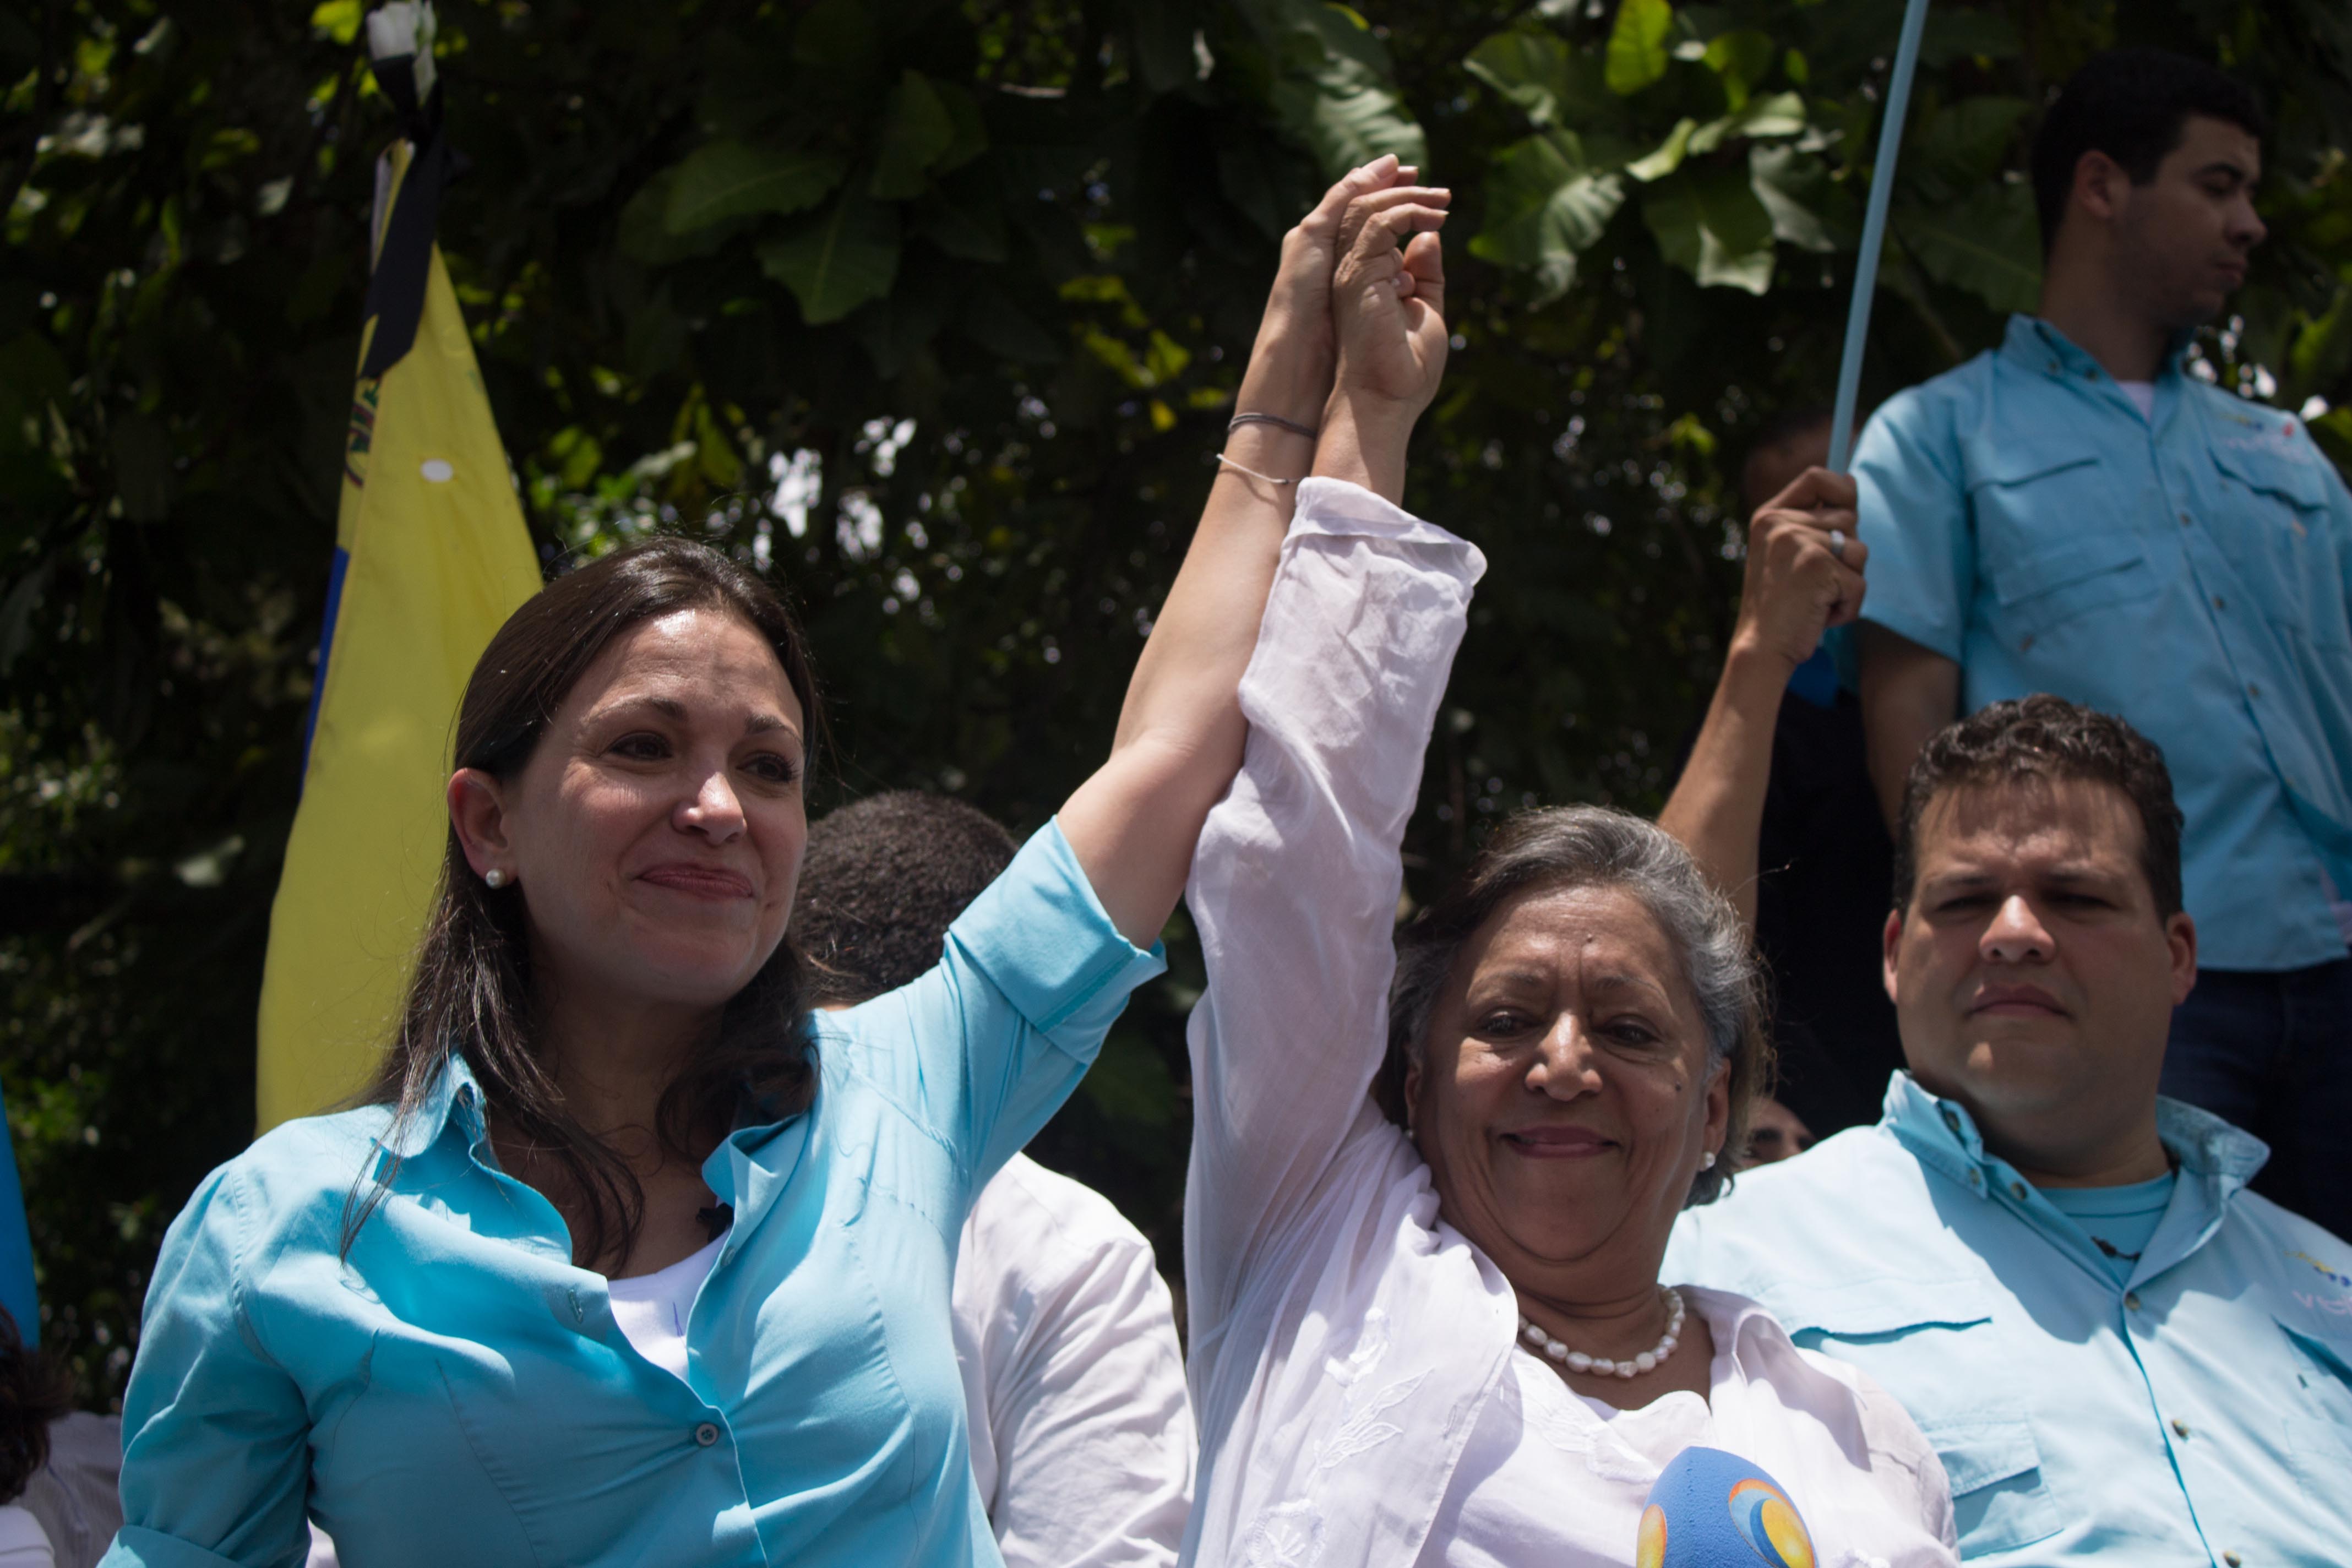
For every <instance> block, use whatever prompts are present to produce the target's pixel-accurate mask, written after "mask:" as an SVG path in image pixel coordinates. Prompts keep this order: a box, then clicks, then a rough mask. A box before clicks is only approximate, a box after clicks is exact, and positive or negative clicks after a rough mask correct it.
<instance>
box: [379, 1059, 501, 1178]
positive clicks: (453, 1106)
mask: <svg viewBox="0 0 2352 1568" xmlns="http://www.w3.org/2000/svg"><path fill="white" fill-rule="evenodd" d="M453 1123H454V1124H455V1125H456V1126H457V1130H458V1131H459V1132H461V1133H462V1134H464V1136H465V1139H466V1143H467V1147H468V1148H471V1147H473V1146H474V1145H476V1144H478V1143H480V1142H482V1140H483V1139H484V1138H485V1137H487V1136H488V1133H489V1123H488V1121H487V1120H486V1119H485V1118H484V1116H483V1114H482V1086H481V1085H480V1083H479V1082H478V1081H477V1080H476V1079H475V1078H474V1069H473V1068H472V1067H470V1066H469V1065H467V1061H466V1058H464V1057H463V1056H461V1055H460V1054H458V1053H457V1052H456V1051H451V1052H450V1053H448V1055H446V1057H444V1058H442V1061H441V1067H440V1070H439V1071H437V1072H436V1073H435V1074H434V1076H433V1087H432V1088H430V1089H426V1090H425V1099H424V1101H423V1103H421V1104H420V1105H418V1106H417V1108H416V1113H415V1115H414V1116H407V1117H404V1116H402V1115H401V1114H400V1111H399V1109H398V1108H397V1107H394V1109H393V1121H392V1125H391V1126H390V1127H388V1128H386V1129H385V1130H384V1131H383V1135H382V1136H380V1137H379V1138H378V1139H377V1140H376V1142H378V1143H379V1144H381V1145H382V1146H383V1150H384V1152H386V1153H389V1154H391V1155H392V1156H393V1157H394V1158H395V1159H401V1160H413V1159H415V1158H416V1156H418V1155H419V1154H422V1153H424V1152H425V1151H426V1150H427V1149H430V1148H432V1147H433V1145H435V1144H436V1143H438V1142H440V1141H441V1137H442V1134H444V1133H445V1132H446V1131H449V1128H450V1127H451V1125H452V1124H453Z"/></svg>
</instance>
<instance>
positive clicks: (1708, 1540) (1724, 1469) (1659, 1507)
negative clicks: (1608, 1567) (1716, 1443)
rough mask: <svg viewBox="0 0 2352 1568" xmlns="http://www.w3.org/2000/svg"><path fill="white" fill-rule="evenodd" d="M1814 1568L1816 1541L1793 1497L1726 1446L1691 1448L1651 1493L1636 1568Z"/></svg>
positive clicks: (1636, 1541) (1635, 1554) (1637, 1537)
mask: <svg viewBox="0 0 2352 1568" xmlns="http://www.w3.org/2000/svg"><path fill="white" fill-rule="evenodd" d="M1759 1563H1761V1564H1764V1565H1765V1568H1814V1561H1813V1540H1812V1536H1811V1534H1810V1533H1808V1532H1807V1531H1806V1529H1805V1521H1804V1520H1803V1518H1802V1517H1801V1516H1800V1515H1799V1514H1798V1512H1797V1505H1796V1504H1795V1503H1793V1502H1791V1501H1790V1500H1789V1494H1788V1492H1787V1491H1786V1490H1785V1489H1783V1488H1782V1487H1781V1485H1780V1482H1778V1481H1776V1480H1774V1479H1772V1478H1771V1477H1770V1476H1769V1475H1768V1474H1766V1473H1765V1471H1764V1470H1763V1469H1762V1468H1760V1467H1759V1466H1757V1465H1754V1464H1752V1463H1750V1462H1749V1461H1748V1460H1746V1459H1743V1458H1739V1457H1738V1455H1736V1454H1727V1453H1725V1452H1724V1451H1723V1450H1722V1449H1720V1448H1699V1447H1691V1448H1685V1449H1684V1450H1683V1451H1682V1452H1681V1453H1679V1454H1677V1455H1675V1458H1674V1461H1673V1462H1672V1463H1671V1464H1669V1465H1667V1466H1666V1468H1665V1469H1664V1472H1662V1473H1661V1474H1660V1475H1659V1477H1658V1479H1657V1481H1656V1484H1654V1486H1652V1487H1651V1488H1650V1499H1649V1506H1648V1507H1646V1508H1644V1509H1643V1510H1642V1523H1641V1528H1640V1530H1639V1531H1638V1533H1637V1534H1636V1535H1635V1538H1634V1546H1633V1564H1634V1568H1756V1564H1759Z"/></svg>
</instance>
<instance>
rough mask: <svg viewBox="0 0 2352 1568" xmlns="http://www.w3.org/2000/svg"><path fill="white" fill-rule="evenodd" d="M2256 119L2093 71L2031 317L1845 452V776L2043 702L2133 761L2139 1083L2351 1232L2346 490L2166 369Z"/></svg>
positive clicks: (2052, 208)
mask: <svg viewBox="0 0 2352 1568" xmlns="http://www.w3.org/2000/svg"><path fill="white" fill-rule="evenodd" d="M2262 130H2263V121H2262V118H2261V115H2260V112H2259V110H2258V109H2257V108H2256V106H2255V104H2254V101H2253V100H2252V96H2251V95H2250V94H2249V93H2248V92H2247V91H2246V90H2245V89H2244V88H2242V86H2240V85H2239V84H2237V83H2235V82H2233V81H2231V79H2229V78H2228V77H2226V76H2223V75H2222V74H2221V72H2219V71H2217V70H2215V69H2213V68H2210V67H2209V66H2206V65H2203V64H2201V63H2200V62H2197V61H2193V60H2189V59H2186V58H2181V57H2179V56H2175V55H2168V54H2164V53H2161V52H2159V51H2156V50H2151V49H2129V50H2117V51H2114V52H2111V53H2109V54H2106V55H2102V56H2099V57H2097V58H2094V59H2093V60H2092V61H2091V62H2090V63H2089V64H2087V65H2085V66H2084V68H2083V69H2082V70H2081V71H2080V72H2079V73H2077V75H2076V76H2075V78H2074V79H2073V80H2072V81H2070V82H2069V83H2068V84H2067V87H2066V89H2065V90H2064V91H2063V93H2062V94H2061V95H2060V97H2059V99H2058V100H2057V101H2056V102H2055V103H2054V104H2053V106H2052V108H2051V110H2050V111H2049V114H2048V117H2047V119H2046V120H2045V121H2044V123H2043V125H2042V129H2041V132H2040V133H2039V135H2038V137H2037V139H2036V142H2035V147H2034V159H2033V164H2034V184H2035V194H2036V198H2037V204H2038V205H2039V207H2040V210H2041V214H2042V235H2043V244H2044V247H2045V249H2046V252H2047V260H2046V263H2045V266H2044V270H2043V281H2042V301H2041V310H2040V313H2039V314H2038V315H2036V316H2017V317H2012V318H2011V321H2010V323H2009V329H2008V333H2007V336H2006V338H2005V339H2004V341H2003V342H2002V343H2001V344H2000V347H1999V348H1997V349H1994V350H1991V351H1990V352H1988V353H1984V354H1982V355H1979V357H1978V358H1976V359H1974V360H1972V361H1970V362H1969V363H1967V364H1965V365H1962V366H1960V367H1959V368H1958V369H1957V370H1954V371H1951V372H1949V373H1948V374H1945V375H1942V376H1938V377H1937V378H1936V379H1935V380H1933V381H1930V382H1928V383H1927V384H1924V385H1921V386H1917V387H1914V388H1912V389H1910V390H1909V391H1907V392H1905V393H1903V394H1901V395H1898V396H1896V397H1895V398H1893V399H1891V400H1890V401H1889V402H1888V403H1887V404H1886V405H1885V406H1884V407H1882V408H1881V409H1880V410H1879V412H1878V413H1877V414H1876V415H1875V416H1874V417H1873V418H1872V420H1871V422H1870V425H1869V427H1868V429H1867V430H1866V431H1865V432H1864V436H1863V438H1862V441H1861V445H1860V447H1859V448H1858V449H1857V452H1856V455H1855V461H1854V468H1853V476H1854V479H1855V483H1856V486H1857V490H1858V500H1857V511H1858V515H1859V526H1858V536H1859V538H1860V539H1861V540H1862V541H1864V542H1865V543H1867V544H1868V546H1869V550H1870V591H1869V598H1868V602H1867V604H1866V605H1864V609H1863V619H1864V625H1863V626H1862V627H1861V632H1862V638H1861V652H1862V662H1861V693H1862V703H1863V716H1864V727H1865V730H1866V731H1867V735H1868V743H1869V747H1870V752H1871V771H1872V773H1873V775H1874V780H1875V782H1876V784H1877V786H1878V790H1879V795H1880V798H1881V801H1882V803H1883V804H1884V805H1885V807H1886V809H1887V810H1888V812H1889V813H1890V814H1891V813H1892V812H1893V810H1894V809H1895V803H1896V800H1897V799H1898V797H1899V795H1900V791H1901V788H1902V784H1903V780H1904V777H1905V775H1906V772H1907V770H1908V768H1909V766H1910V763H1911V760H1912V758H1913V757H1914V756H1916V754H1917V752H1918V750H1919V747H1920V744H1921V743H1922V742H1924V741H1925V740H1926V739H1927V737H1928V736H1929V735H1931V734H1933V733H1935V732H1936V731H1938V730H1940V729H1941V728H1943V726H1944V725H1946V724H1948V723H1949V722H1950V721H1952V720H1953V719H1954V718H1955V717H1957V716H1958V715H1959V714H1961V713H1965V712H1970V711H1973V710H1977V709H1979V708H1982V707H1983V706H1985V705H1986V704H1987V703H1990V702H1994V701H1998V700H2001V699H2003V698H2011V697H2019V696H2023V695H2024V694H2026V693H2028V692H2034V691H2048V692H2054V693H2057V694H2058V695H2060V696H2063V697H2067V698H2070V699H2073V700H2076V701H2079V702H2083V703H2086V704H2088V705H2089V706H2091V707H2093V708H2095V709H2098V710H2102V711H2105V712H2112V713H2117V714H2120V715H2122V716H2123V717H2124V718H2126V719H2127V720H2129V721H2131V723H2132V724H2133V726H2134V727H2135V728H2137V730H2138V731H2140V732H2142V733H2143V734H2145V735H2147V737H2148V739H2149V740H2151V741H2153V742H2156V743H2157V745H2158V746H2159V747H2160V748H2162V750H2163V752H2164V757H2165V761H2166V763H2168V765H2169V767H2170V769H2171V773H2172V778H2173V782H2174V785H2175V787H2176V789H2177V790H2178V791H2179V802H2180V806H2181V809H2182V810H2183V811H2184V812H2185V813H2186V814H2187V817H2188V827H2187V834H2186V837H2185V839H2184V842H2183V848H2184V856H2185V876H2186V882H2187V907H2188V909H2189V912H2190V913H2191V914H2193V915H2194V916H2195V917H2196V920H2197V923H2198V927H2199V930H2200V935H2201V943H2202V959H2203V967H2202V969H2201V970H2200V975H2199V978H2198V981H2197V985H2196V989H2195V991H2194V993H2193V994H2191V995H2190V996H2189V998H2188V1000H2187V1001H2186V1003H2185V1005H2183V1006H2182V1007H2181V1008H2180V1010H2179V1014H2178V1016H2176V1018H2175V1020H2174V1022H2173V1025H2172V1043H2171V1052H2170V1057H2169V1059H2168V1061H2167V1062H2166V1064H2165V1077H2164V1088H2165V1091H2166V1093H2168V1094H2170V1095H2173V1096H2176V1097H2178V1098H2179V1099H2182V1100H2188V1101H2189V1102H2191V1103H2194V1104H2197V1105H2199V1106H2201V1107H2203V1108H2204V1109H2206V1110H2210V1111H2213V1112H2215V1113H2216V1114H2218V1115H2221V1116H2222V1117H2225V1118H2227V1119H2228V1120H2229V1121H2232V1122H2235V1123H2237V1124H2238V1125H2240V1126H2242V1127H2244V1128H2246V1129H2247V1130H2248V1131H2252V1132H2254V1133H2256V1134H2257V1135H2258V1136H2260V1137H2262V1138H2263V1139H2264V1140H2265V1141H2267V1142H2270V1143H2271V1145H2272V1146H2273V1150H2274V1153H2273V1158H2272V1161H2271V1163H2270V1166H2269V1167H2268V1168H2267V1169H2266V1171H2265V1173H2264V1175H2263V1184H2262V1189H2261V1190H2263V1192H2264V1193H2265V1194H2268V1195H2270V1196H2273V1197H2275V1198H2277V1199H2278V1200H2279V1201H2280V1202H2282V1203H2284V1204H2285V1205H2287V1206H2288V1207H2290V1208H2293V1209H2295V1210H2297V1211H2298V1212H2300V1213H2302V1214H2305V1215H2309V1216H2311V1217H2312V1218H2315V1219H2316V1220H2318V1221H2320V1222H2321V1223H2322V1224H2324V1225H2326V1226H2328V1227H2329V1228H2331V1229H2333V1230H2336V1231H2337V1232H2338V1233H2342V1232H2345V1231H2347V1230H2352V1139H2347V1137H2345V1136H2344V1129H2345V1128H2346V1127H2347V1125H2352V960H2347V956H2346V927H2345V922H2344V921H2343V920H2342V919H2340V917H2343V916H2346V915H2347V914H2352V907H2346V906H2343V905H2342V900H2344V899H2345V898H2346V897H2347V896H2352V792H2347V772H2352V768H2347V763H2352V495H2347V492H2346V489H2345V486H2344V483H2343V481H2342V479H2340V478H2338V476H2337V475H2336V471H2335V469H2334V468H2333V467H2332V466H2331V465H2330V464H2329V462H2328V461H2327V459H2326V458H2325V457H2324V456H2323V455H2322V454H2321V452H2320V451H2319V449H2318V447H2316V446H2315V444H2314V443H2313V441H2312V438H2311V436H2310V434H2309V433H2308V432H2307V431H2306V430H2305V428H2304V426H2303V421H2302V420H2301V418H2300V417H2298V416H2296V415H2294V414H2290V413H2286V412H2283V411H2281V410H2279V409H2275V408H2272V407H2269V406H2266V405H2263V404H2260V403H2256V402H2252V401H2250V400H2247V399H2244V398H2241V397H2239V396H2237V395H2234V394H2233V393H2231V392H2230V391H2228V390H2226V389H2224V388H2221V387H2219V386H2215V385H2212V384H2209V383H2208V382H2207V381H2204V380H2200V379H2199V378H2198V377H2197V376H2196V375H2194V374H2186V371H2187V368H2188V362H2187V360H2186V358H2185V352H2186V350H2187V349H2188V348H2189V342H2190V334H2191V333H2192V331H2194V329H2195V328H2196V327H2198V326H2199V325H2200V324H2201V323H2203V322H2205V321H2211V320H2213V319H2214V318H2215V317H2217V316H2218V315H2220V314H2221V311H2222V310H2224V309H2225V308H2226V305H2227V301H2228V300H2229V296H2230V294H2231V291H2232V290H2233V289H2236V288H2237V286H2238V285H2239V284H2240V283H2241V282H2242V280H2243V279H2244V276H2245V270H2246V266H2247V260H2248V257H2249V255H2250V253H2251V252H2252V248H2253V247H2254V246H2255V244H2256V243H2258V242H2259V241H2260V240H2261V239H2262V237H2263V224H2262V220H2261V219H2260V218H2259V217H2257V216H2255V213H2254V208H2253V204H2252V191H2253V188H2254V185H2255V184H2256V182H2257V181H2258V180H2259V178H2260V176H2261V168H2262V163H2261V160H2262V146H2261V140H2260V137H2261V133H2262Z"/></svg>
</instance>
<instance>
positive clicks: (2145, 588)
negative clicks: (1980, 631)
mask: <svg viewBox="0 0 2352 1568" xmlns="http://www.w3.org/2000/svg"><path fill="white" fill-rule="evenodd" d="M1985 568H1986V571H1985V575H1986V578H1987V580H1988V582H1990V584H1991V587H1992V595H1993V603H1994V605H1995V606H1996V616H1997V618H1998V622H1999V624H1998V626H1997V627H1996V630H1997V631H1998V633H1999V634H2000V637H2002V639H2003V640H2004V641H2007V642H2009V643H2010V644H2011V645H2012V646H2014V647H2016V648H2017V651H2019V652H2020V653H2022V652H2025V651H2026V650H2027V649H2028V648H2030V647H2032V644H2033V641H2034V639H2036V638H2038V637H2042V636H2043V635H2045V634H2047V633H2048V632H2050V631H2052V630H2053V629H2055V628H2057V627H2059V626H2064V625H2066V624H2067V623H2069V622H2073V621H2075V620H2077V619H2079V618H2082V617H2086V616H2093V615H2094V614H2095V613H2097V612H2104V611H2112V610H2115V609H2118V608H2120V607H2122V606H2124V605H2133V604H2137V603H2139V602H2141V601H2143V600H2147V599H2152V598H2154V597H2156V595H2157V590H2158V587H2159V586H2160V584H2158V582H2157V577H2156V572H2155V570H2154V569H2153V568H2152V567H2150V566H2149V565H2148V563H2147V552H2146V551H2145V550H2144V549H2143V548H2142V547H2141V545H2140V542H2139V540H2138V539H2137V537H2135V536H2134V535H2132V534H2129V533H2094V534H2087V535H2084V536H2083V537H2080V538H2074V539H2069V540H2067V541H2065V542H2063V543H2061V544H2053V545H2051V546H2049V547H2047V548H2044V549H2039V550H2034V551H2032V552H2027V553H2024V554H2019V555H2011V556H2008V557H2006V558H1998V557H1997V558H1994V559H1990V560H1988V561H1987V562H1986V563H1985Z"/></svg>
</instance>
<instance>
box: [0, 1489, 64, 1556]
mask: <svg viewBox="0 0 2352 1568" xmlns="http://www.w3.org/2000/svg"><path fill="white" fill-rule="evenodd" d="M56 1564H57V1555H56V1552H54V1551H53V1550H52V1549H51V1547H50V1545H49V1536H48V1531H45V1530H43V1529H42V1528H41V1521H39V1520H38V1519H36V1518H35V1517H34V1516H33V1511H32V1510H30V1509H28V1508H26V1506H25V1505H24V1504H23V1503H21V1502H12V1503H7V1504H5V1505H0V1568H56Z"/></svg>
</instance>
